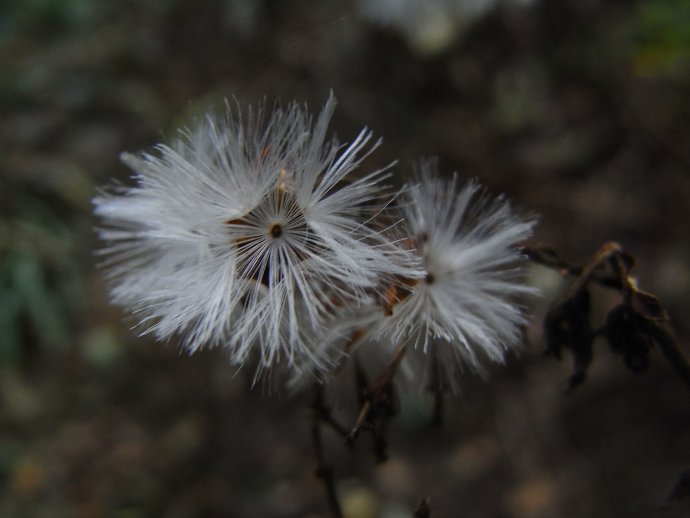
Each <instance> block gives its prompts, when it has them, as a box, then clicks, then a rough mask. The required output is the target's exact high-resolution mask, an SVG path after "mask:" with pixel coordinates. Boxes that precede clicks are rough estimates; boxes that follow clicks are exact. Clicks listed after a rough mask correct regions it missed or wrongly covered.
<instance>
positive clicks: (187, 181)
mask: <svg viewBox="0 0 690 518" xmlns="http://www.w3.org/2000/svg"><path fill="white" fill-rule="evenodd" d="M334 106H335V101H334V99H333V97H332V96H331V98H330V99H329V100H328V102H327V103H326V106H325V107H324V109H323V111H322V112H321V114H320V115H319V117H318V118H317V119H316V121H313V120H312V119H311V117H310V116H309V115H308V113H307V112H306V110H305V109H303V108H300V107H299V106H298V105H297V104H296V103H293V104H290V105H289V106H288V107H287V108H285V109H282V108H280V107H276V108H275V109H274V110H273V111H272V112H271V113H270V114H269V113H266V111H265V108H264V105H260V106H259V107H258V108H256V109H251V108H250V109H249V110H247V111H246V112H244V113H242V112H241V110H239V109H237V108H232V107H230V106H228V107H227V109H226V113H225V115H224V116H221V117H216V116H212V115H210V116H208V117H207V118H206V119H205V120H204V121H203V122H201V123H199V124H197V125H196V126H195V127H194V128H192V129H187V130H184V131H183V132H182V135H181V137H180V138H179V139H178V140H176V141H175V142H173V143H172V144H171V145H159V146H157V147H156V148H155V151H154V152H153V153H145V154H142V155H141V156H134V155H129V154H124V155H123V157H122V159H123V161H124V162H125V164H127V165H128V166H129V167H130V168H131V169H132V170H133V171H134V173H135V174H134V176H133V180H134V185H133V186H131V187H119V188H115V189H111V190H110V191H109V192H105V193H103V194H101V195H99V196H97V197H96V198H95V199H94V205H95V213H96V214H97V215H98V216H99V217H100V218H101V219H102V222H103V223H102V229H101V230H100V237H101V239H102V240H103V241H104V242H105V245H104V247H103V249H102V250H101V253H102V255H103V257H104V260H103V263H104V265H105V267H106V269H107V271H108V276H109V280H110V286H111V295H112V298H113V300H114V302H116V303H117V304H120V305H122V306H124V307H126V308H128V309H129V310H131V311H132V312H133V313H134V314H136V315H137V317H138V318H139V321H140V325H141V326H142V328H143V329H144V331H145V332H151V333H153V334H154V335H155V336H156V337H157V338H159V339H167V338H169V337H171V336H174V335H179V336H180V337H181V340H182V344H183V346H184V347H185V348H186V349H188V350H189V351H195V350H197V349H199V348H201V347H205V346H215V345H221V346H225V347H227V350H228V353H229V356H230V359H231V361H232V362H234V363H236V364H243V363H244V362H245V361H246V360H247V359H248V358H249V357H251V356H253V355H255V356H258V361H259V369H260V370H261V369H267V368H271V367H273V366H275V365H276V364H278V363H279V362H282V363H283V364H287V365H289V366H290V367H294V368H301V367H300V366H301V365H309V368H310V369H311V368H316V369H325V368H328V366H329V365H328V360H327V358H328V355H327V354H326V353H325V352H324V350H325V348H323V347H322V346H321V345H320V344H319V340H320V337H321V336H322V335H323V334H324V332H325V331H324V329H327V328H328V326H329V323H330V322H332V321H333V319H334V318H336V316H335V315H336V314H337V312H338V311H339V310H340V309H341V308H343V307H346V306H358V305H362V304H365V303H366V302H365V301H367V300H369V299H370V298H371V296H372V295H371V294H372V293H375V292H376V290H377V287H378V286H379V278H380V277H381V275H383V274H391V273H393V274H399V275H411V276H414V275H416V274H415V272H414V271H413V266H414V258H413V257H411V255H410V253H409V251H403V250H400V249H399V248H396V247H392V246H391V245H390V243H389V241H388V239H387V238H386V237H385V236H384V234H383V233H381V232H380V231H379V230H378V229H377V227H376V225H375V224H374V223H373V219H372V218H373V217H374V216H375V215H376V214H377V213H378V212H379V211H380V210H382V207H384V206H385V203H386V202H385V201H382V200H384V199H385V197H386V196H387V194H386V189H385V186H383V184H382V181H383V180H384V179H385V178H386V176H387V174H386V173H385V171H376V172H374V173H371V174H368V175H366V176H363V177H362V176H360V177H355V176H354V175H353V174H352V173H353V172H354V171H355V170H356V169H357V168H358V167H359V166H360V163H361V161H362V160H363V159H364V158H365V157H366V156H367V155H368V154H369V153H371V151H372V150H373V149H375V148H376V147H377V146H378V142H376V143H373V144H372V143H371V139H372V135H371V133H370V132H369V131H367V130H363V131H362V132H361V133H360V134H359V135H358V136H357V137H356V138H355V140H354V141H353V142H352V143H350V144H348V145H341V144H339V143H338V142H337V141H335V140H327V138H326V133H327V127H328V123H329V120H330V118H331V115H332V112H333V108H334ZM372 207H373V209H372ZM376 207H378V208H376Z"/></svg>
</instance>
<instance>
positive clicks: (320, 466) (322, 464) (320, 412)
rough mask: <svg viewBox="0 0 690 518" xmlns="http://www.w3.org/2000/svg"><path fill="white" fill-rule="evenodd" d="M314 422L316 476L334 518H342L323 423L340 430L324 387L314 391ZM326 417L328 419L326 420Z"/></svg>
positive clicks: (319, 386) (312, 434)
mask: <svg viewBox="0 0 690 518" xmlns="http://www.w3.org/2000/svg"><path fill="white" fill-rule="evenodd" d="M311 408H312V411H313V412H314V414H313V421H312V425H311V436H312V441H313V445H314V452H315V453H316V462H317V465H316V469H315V470H314V474H315V475H316V476H317V477H318V478H319V479H320V480H321V481H322V483H323V488H324V491H325V493H326V501H327V502H328V508H329V510H330V512H331V516H332V517H333V518H342V516H343V511H342V509H341V508H340V502H339V501H338V495H337V493H336V491H335V477H334V474H333V466H331V465H330V464H329V463H328V462H327V461H326V456H325V454H324V451H323V441H322V440H321V422H326V423H328V424H329V425H331V426H333V427H335V428H336V429H338V425H337V423H336V421H335V420H334V419H333V418H332V417H331V416H330V412H329V411H328V408H327V407H326V405H325V404H324V402H323V387H322V386H321V385H316V386H315V390H314V401H313V402H312V406H311ZM324 417H326V419H324Z"/></svg>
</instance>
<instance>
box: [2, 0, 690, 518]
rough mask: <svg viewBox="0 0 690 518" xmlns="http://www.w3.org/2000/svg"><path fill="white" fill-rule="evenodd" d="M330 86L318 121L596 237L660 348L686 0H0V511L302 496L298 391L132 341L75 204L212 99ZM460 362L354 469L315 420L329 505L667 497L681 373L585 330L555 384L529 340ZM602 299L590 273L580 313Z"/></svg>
mask: <svg viewBox="0 0 690 518" xmlns="http://www.w3.org/2000/svg"><path fill="white" fill-rule="evenodd" d="M331 89H332V90H333V91H334V92H335V95H336V96H337V97H338V99H339V106H338V109H337V111H336V115H335V118H334V122H333V126H332V128H333V131H334V133H337V134H338V136H339V137H340V138H341V139H343V140H347V139H350V138H352V137H354V135H356V133H357V132H358V131H359V129H360V128H361V127H363V126H368V127H370V128H371V129H373V130H374V132H375V133H376V134H378V135H381V136H383V137H384V146H383V147H382V148H380V150H379V151H377V153H376V154H375V156H374V157H373V158H372V159H371V160H369V161H368V163H367V165H368V166H370V167H372V168H373V167H377V166H379V165H383V164H386V163H389V162H390V161H391V160H394V159H398V160H399V163H398V166H396V174H397V175H398V177H397V179H398V180H399V181H400V182H402V181H403V180H404V178H405V177H406V176H407V175H409V173H410V171H411V165H412V163H413V162H414V160H416V159H417V157H419V156H438V157H439V159H440V164H441V167H442V169H443V170H444V171H446V172H448V173H450V172H451V171H453V170H456V171H458V172H459V173H460V174H461V175H463V176H466V177H476V178H478V179H479V181H480V182H482V183H483V184H485V185H487V186H488V187H489V188H490V189H491V190H492V191H494V192H496V193H498V192H503V193H506V194H507V195H509V196H510V197H511V198H512V199H513V200H514V201H515V203H516V204H517V205H519V206H520V207H522V208H524V209H525V210H528V211H532V212H535V213H538V214H540V215H541V222H540V225H539V227H538V230H537V233H536V236H535V238H534V242H533V244H548V245H550V246H553V247H554V248H556V249H557V250H559V251H560V252H561V253H562V255H563V256H564V257H566V258H569V259H571V260H572V261H574V262H579V261H584V260H585V259H586V258H587V257H588V256H589V255H590V254H591V253H592V252H593V251H594V250H595V249H596V248H597V247H598V246H599V245H601V244H602V243H603V242H604V241H606V240H617V241H619V242H620V243H622V244H623V246H624V247H625V248H626V249H627V250H628V251H629V252H630V253H632V254H633V255H635V256H636V257H637V259H638V262H639V268H638V272H639V282H640V285H641V286H642V288H644V289H647V290H649V291H652V292H655V293H657V294H658V295H659V296H660V297H661V300H662V301H663V303H664V305H665V306H666V308H667V310H668V312H669V314H670V316H671V318H672V321H673V324H674V327H675V330H676V333H677V336H678V339H679V343H680V344H681V345H682V346H683V347H685V349H686V351H687V348H688V338H689V334H688V329H689V325H690V315H688V300H690V269H689V258H690V240H689V239H688V237H690V231H689V230H688V222H689V221H690V203H689V201H690V145H689V144H690V3H688V2H687V1H685V0H636V1H627V0H626V1H623V0H613V1H610V0H563V1H559V2H553V1H548V0H543V1H536V0H535V1H529V0H503V1H499V0H455V1H452V0H426V1H423V0H398V1H396V0H369V1H367V0H360V1H354V0H351V1H335V0H330V1H329V0H318V1H310V2H299V1H296V0H286V1H269V0H209V1H205V2H188V1H184V0H148V1H147V0H123V1H120V2H112V1H109V0H3V1H2V2H0V482H1V483H0V515H1V516H7V517H84V518H86V517H118V518H140V517H142V518H143V517H154V516H155V517H158V516H162V517H166V518H178V517H206V516H218V517H221V516H222V517H275V518H279V517H302V516H311V517H319V516H327V509H326V505H325V500H324V496H323V493H322V488H321V487H320V485H319V483H318V481H317V480H316V479H315V477H314V476H313V469H314V465H315V460H314V453H313V451H312V449H311V442H310V438H309V417H308V411H307V408H306V407H307V399H308V398H305V397H294V396H288V395H280V394H264V393H262V391H261V390H254V391H251V390H250V382H251V379H250V375H249V374H248V373H245V372H236V371H235V369H233V368H232V367H230V366H228V365H227V363H226V362H225V361H224V359H223V355H222V353H220V352H219V351H205V352H201V353H199V354H197V355H195V356H193V357H188V356H187V355H186V354H183V353H180V352H179V350H178V349H177V347H176V345H175V344H174V343H170V344H158V343H154V342H152V341H151V340H150V339H148V338H137V337H135V336H134V334H133V333H132V332H131V331H130V330H129V326H130V325H131V324H132V321H131V320H126V319H125V315H123V314H122V312H121V311H120V310H118V309H116V308H113V307H111V306H110V305H109V304H108V302H107V293H106V289H105V287H104V284H103V279H102V277H101V275H100V274H99V272H98V271H97V269H96V266H95V263H96V261H95V258H94V252H93V251H94V249H95V248H97V246H98V244H97V241H96V238H95V234H94V231H93V227H94V224H95V223H96V222H95V221H94V219H93V217H92V215H91V205H90V199H91V197H92V196H93V195H94V193H95V192H96V189H97V188H98V186H102V185H104V184H107V183H108V182H109V181H110V180H111V179H112V178H116V179H121V180H123V181H126V179H127V177H128V175H129V173H128V171H127V170H126V168H125V167H124V166H123V165H122V164H120V163H119V161H118V153H119V152H121V151H123V150H128V151H137V150H140V149H143V148H147V147H149V146H151V145H153V144H155V143H156V142H160V141H164V140H166V139H167V138H168V137H169V136H171V135H174V134H175V129H176V128H177V127H179V126H180V125H181V124H184V123H185V122H187V121H188V120H189V119H190V118H191V117H193V116H196V115H199V114H200V113H203V111H205V110H206V109H208V108H209V107H211V106H214V105H216V104H217V103H218V102H219V100H222V99H223V98H225V97H235V98H237V99H238V100H239V101H240V102H241V103H245V102H256V101H258V100H260V99H262V98H264V97H265V98H267V99H270V100H272V99H276V98H278V99H282V100H283V101H290V100H292V99H296V100H297V101H299V102H305V103H307V104H308V105H309V106H310V108H311V109H312V110H313V111H318V109H319V108H320V106H321V105H322V104H323V103H324V102H325V100H326V98H327V97H328V95H329V92H330V91H331ZM532 280H533V282H534V283H535V284H537V285H539V286H540V287H541V288H542V290H543V295H542V297H541V298H540V299H539V300H536V301H533V302H532V304H533V307H534V310H533V312H534V315H535V316H534V324H533V326H532V327H531V328H530V329H529V330H528V336H529V344H528V345H527V346H526V350H525V352H524V353H523V354H522V355H521V356H520V357H513V358H511V359H510V361H509V362H508V364H507V365H505V366H497V367H495V368H492V369H491V376H490V378H489V380H488V381H486V382H485V381H482V380H477V379H475V378H472V377H470V376H468V377H467V379H466V380H463V382H462V385H463V391H462V394H461V395H460V396H459V397H456V398H453V399H449V400H448V402H447V408H446V410H447V413H446V422H445V426H444V427H442V428H441V429H432V428H429V426H428V421H429V419H430V416H431V405H430V401H429V398H428V397H426V396H425V395H424V394H419V395H411V396H408V397H406V398H404V399H403V400H402V401H401V414H400V416H398V418H397V419H396V420H395V421H394V422H393V424H392V426H391V430H390V455H391V459H390V460H389V461H388V462H387V463H385V464H382V465H376V464H375V463H374V461H373V457H372V455H371V452H370V447H371V446H370V444H369V442H368V441H367V439H368V437H363V438H362V440H360V441H359V442H358V444H357V447H356V448H355V450H354V451H350V450H348V449H347V448H345V447H344V446H343V445H342V443H341V440H340V439H339V438H337V437H335V436H334V435H331V434H329V433H328V432H325V438H326V448H327V455H328V456H329V458H330V459H331V460H332V462H333V463H334V464H335V466H336V476H337V480H338V486H337V489H338V492H339V494H340V497H341V500H342V503H343V507H344V508H345V510H346V513H347V514H348V516H351V517H355V516H356V517H363V518H367V517H386V518H396V517H403V516H411V514H412V511H413V509H414V507H415V505H416V503H417V501H418V500H419V499H420V498H421V497H423V496H429V497H430V498H431V509H432V513H433V514H432V516H434V517H455V516H462V517H466V518H467V517H506V518H512V517H515V518H523V517H603V516H606V517H649V516H660V517H667V516H688V514H685V513H690V510H689V507H688V503H687V500H680V501H678V502H673V503H671V504H670V505H666V506H664V504H665V503H666V500H667V497H668V495H669V493H670V492H671V489H672V487H673V485H674V484H675V483H676V481H677V480H678V478H679V477H680V475H681V473H682V472H683V471H684V470H685V469H687V468H690V436H689V433H690V414H689V412H688V410H689V409H690V406H689V404H690V393H689V392H688V387H686V386H684V385H683V384H682V383H681V382H680V381H679V380H678V379H677V378H676V377H675V375H674V373H673V371H672V370H671V369H670V367H669V366H668V365H667V364H666V362H665V360H664V358H663V357H662V356H661V354H660V353H659V351H653V352H652V355H651V365H650V368H649V370H648V371H647V372H645V373H643V374H633V373H631V372H630V371H628V370H626V368H625V367H624V366H623V363H622V362H621V360H620V358H618V357H615V356H614V355H613V354H612V353H611V352H610V351H609V350H608V348H607V346H606V344H605V343H603V342H597V344H596V354H595V359H594V363H593V365H592V367H591V369H590V371H589V375H588V379H587V381H586V382H585V383H584V385H583V386H581V387H579V388H578V389H576V390H575V391H573V392H571V393H568V394H566V391H565V388H566V385H567V383H566V382H567V377H568V375H569V374H570V370H571V366H570V364H569V362H568V361H563V362H560V363H559V362H557V361H556V360H554V359H552V358H545V357H544V356H543V355H542V351H543V350H544V347H545V346H544V342H543V339H542V337H541V330H540V329H541V328H540V326H541V324H540V320H541V319H542V318H543V313H544V311H545V309H546V308H547V307H548V305H549V304H550V303H551V302H552V301H553V300H554V299H555V298H556V297H557V296H558V294H559V293H560V290H562V288H563V283H562V281H561V280H560V278H559V277H558V275H556V274H554V273H551V272H548V271H546V270H545V269H541V268H534V271H533V273H532ZM614 302H615V297H614V296H613V295H612V294H610V293H607V292H606V291H603V290H601V291H600V292H596V294H595V311H594V314H595V317H596V315H598V317H596V318H599V319H600V320H601V318H603V314H604V310H605V308H607V307H609V306H610V304H612V303H614Z"/></svg>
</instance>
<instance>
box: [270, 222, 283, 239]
mask: <svg viewBox="0 0 690 518" xmlns="http://www.w3.org/2000/svg"><path fill="white" fill-rule="evenodd" d="M268 233H269V234H270V235H271V237H272V238H273V239H278V238H279V237H280V236H282V235H283V227H282V226H281V225H280V223H273V225H271V228H270V229H269V230H268Z"/></svg>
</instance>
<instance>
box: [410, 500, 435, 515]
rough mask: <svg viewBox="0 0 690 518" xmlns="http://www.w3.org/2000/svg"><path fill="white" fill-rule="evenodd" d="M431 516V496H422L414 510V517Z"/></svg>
mask: <svg viewBox="0 0 690 518" xmlns="http://www.w3.org/2000/svg"><path fill="white" fill-rule="evenodd" d="M430 516H431V509H430V508H429V497H425V498H422V499H421V500H420V501H419V504H417V508H416V509H415V510H414V515H413V517H414V518H429V517H430Z"/></svg>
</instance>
